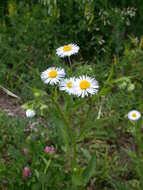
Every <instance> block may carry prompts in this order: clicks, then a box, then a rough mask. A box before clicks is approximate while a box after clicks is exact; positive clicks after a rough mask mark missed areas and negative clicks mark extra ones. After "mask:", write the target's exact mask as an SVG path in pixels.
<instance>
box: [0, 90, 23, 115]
mask: <svg viewBox="0 0 143 190" xmlns="http://www.w3.org/2000/svg"><path fill="white" fill-rule="evenodd" d="M0 110H1V111H5V112H7V113H8V115H9V116H20V117H24V112H23V111H22V109H21V106H20V101H19V100H18V99H16V98H12V97H10V96H8V95H7V94H6V93H5V92H3V91H2V90H1V89H0Z"/></svg>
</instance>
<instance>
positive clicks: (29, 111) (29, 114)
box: [26, 109, 36, 118]
mask: <svg viewBox="0 0 143 190" xmlns="http://www.w3.org/2000/svg"><path fill="white" fill-rule="evenodd" d="M35 115H36V113H35V111H34V110H31V109H28V110H26V117H30V118H32V117H34V116H35Z"/></svg>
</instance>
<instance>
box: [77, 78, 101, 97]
mask: <svg viewBox="0 0 143 190" xmlns="http://www.w3.org/2000/svg"><path fill="white" fill-rule="evenodd" d="M75 86H76V90H75V94H76V95H77V96H81V97H82V98H84V97H85V96H88V95H89V94H91V95H93V94H96V93H97V92H98V88H99V85H98V82H97V81H96V79H94V78H91V77H88V76H84V75H83V76H80V77H79V78H78V79H76V82H75Z"/></svg>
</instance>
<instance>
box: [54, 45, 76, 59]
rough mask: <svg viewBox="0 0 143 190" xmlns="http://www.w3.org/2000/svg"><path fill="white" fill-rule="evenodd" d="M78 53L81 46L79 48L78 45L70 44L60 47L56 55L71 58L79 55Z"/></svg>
mask: <svg viewBox="0 0 143 190" xmlns="http://www.w3.org/2000/svg"><path fill="white" fill-rule="evenodd" d="M78 51H79V46H77V45H76V44H68V45H64V46H61V47H59V48H58V49H57V50H56V54H57V55H58V56H59V57H67V56H68V57H69V56H71V55H73V54H76V53H78Z"/></svg>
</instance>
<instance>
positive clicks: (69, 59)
mask: <svg viewBox="0 0 143 190" xmlns="http://www.w3.org/2000/svg"><path fill="white" fill-rule="evenodd" d="M68 61H69V64H70V69H71V72H72V62H71V58H70V56H68Z"/></svg>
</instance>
